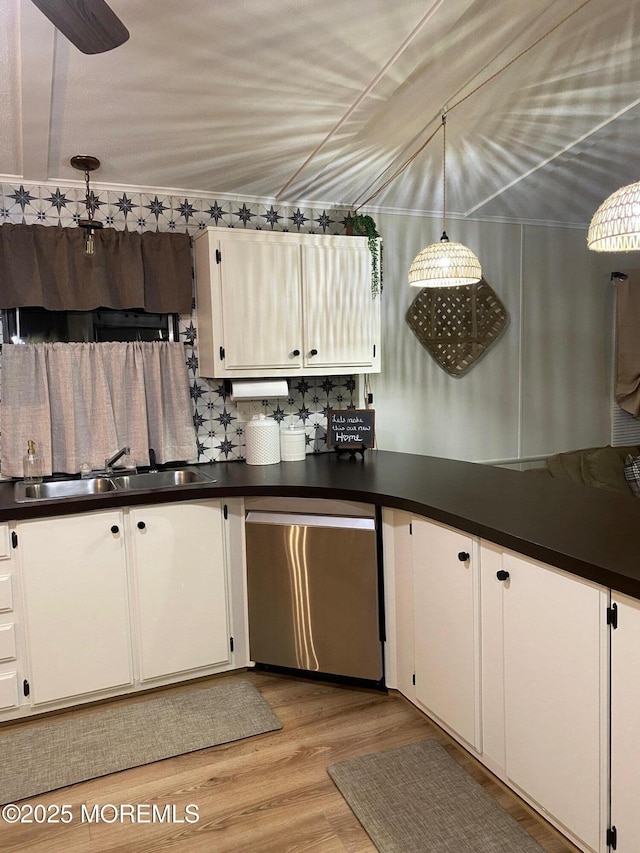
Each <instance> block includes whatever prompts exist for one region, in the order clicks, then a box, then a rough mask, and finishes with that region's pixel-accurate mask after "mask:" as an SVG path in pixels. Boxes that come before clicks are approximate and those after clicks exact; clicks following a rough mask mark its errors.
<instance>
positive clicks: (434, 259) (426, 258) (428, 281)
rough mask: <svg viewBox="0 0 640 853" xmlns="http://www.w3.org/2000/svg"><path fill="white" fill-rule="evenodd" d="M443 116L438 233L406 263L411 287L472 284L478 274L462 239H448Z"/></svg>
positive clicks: (477, 265) (478, 268) (444, 119)
mask: <svg viewBox="0 0 640 853" xmlns="http://www.w3.org/2000/svg"><path fill="white" fill-rule="evenodd" d="M446 131H447V116H446V114H443V116H442V149H443V153H442V188H443V192H442V237H441V238H440V242H439V243H432V244H431V245H430V246H427V247H426V248H425V249H423V250H422V251H421V252H420V253H419V254H418V255H416V257H415V258H414V259H413V263H412V264H411V266H410V267H409V284H410V285H411V286H412V287H459V286H461V285H464V284H475V283H476V282H478V281H480V279H481V278H482V268H481V266H480V261H479V260H478V258H477V257H476V255H475V254H474V253H473V252H472V251H471V249H468V248H467V247H466V246H464V245H463V244H462V243H451V242H450V241H449V238H448V236H447V230H446V226H447V133H446Z"/></svg>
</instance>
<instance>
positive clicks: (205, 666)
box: [0, 501, 233, 719]
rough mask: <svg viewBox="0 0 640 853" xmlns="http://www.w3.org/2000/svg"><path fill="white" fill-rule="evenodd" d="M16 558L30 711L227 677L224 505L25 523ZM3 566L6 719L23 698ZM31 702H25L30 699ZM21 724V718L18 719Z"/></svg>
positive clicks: (2, 702)
mask: <svg viewBox="0 0 640 853" xmlns="http://www.w3.org/2000/svg"><path fill="white" fill-rule="evenodd" d="M15 532H16V537H17V538H16V543H17V549H16V551H15V553H16V554H17V555H18V557H19V564H20V569H21V584H20V588H21V591H22V593H23V596H24V601H23V610H24V618H25V631H24V635H25V640H24V642H25V648H26V655H25V657H26V665H25V670H26V672H25V674H24V676H23V677H24V680H25V682H28V696H29V698H28V700H25V701H28V702H30V703H31V706H32V708H33V710H34V711H40V710H43V709H44V708H45V706H46V708H47V709H49V708H55V707H63V706H68V705H71V704H75V703H76V702H82V701H88V700H89V699H93V698H98V697H100V696H107V695H117V694H120V693H126V692H129V691H132V690H136V689H140V688H142V687H147V686H149V684H150V682H153V683H154V684H161V683H170V682H175V681H179V680H180V679H181V678H187V677H190V676H191V677H193V676H194V675H207V674H210V673H213V672H218V671H222V670H224V669H229V668H231V661H232V659H233V656H232V654H231V651H230V618H229V612H228V596H227V573H226V544H225V543H226V539H225V531H224V521H223V513H222V509H221V506H220V503H219V502H206V501H202V502H197V501H193V502H191V501H188V502H178V503H173V504H156V505H153V506H143V507H136V508H126V509H123V510H106V511H98V512H90V513H83V514H82V515H70V516H63V517H54V518H45V519H38V520H33V521H24V522H19V523H18V524H16V528H15ZM9 600H10V597H9V588H8V584H7V581H6V579H5V578H4V576H3V572H2V563H0V712H2V711H3V709H4V711H5V712H6V713H4V714H3V718H5V719H6V718H10V717H11V713H12V712H11V710H10V709H11V708H12V707H13V706H14V705H17V702H16V698H15V694H16V692H17V690H18V689H20V690H22V686H21V684H20V678H19V675H18V670H17V667H14V669H15V672H13V675H12V674H11V672H8V671H7V672H5V669H6V667H5V668H3V661H4V660H10V659H11V657H12V656H15V651H14V646H15V635H14V631H13V627H12V622H13V619H10V618H3V613H2V606H3V602H4V603H5V604H6V602H7V601H9ZM23 692H24V691H23ZM21 713H23V714H24V711H23V712H21Z"/></svg>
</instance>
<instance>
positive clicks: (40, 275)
mask: <svg viewBox="0 0 640 853" xmlns="http://www.w3.org/2000/svg"><path fill="white" fill-rule="evenodd" d="M84 239H85V232H84V230H83V229H82V228H63V227H61V226H59V225H54V226H45V225H11V224H5V225H2V226H0V308H26V307H30V306H34V307H36V306H37V307H41V308H47V309H48V310H50V311H92V310H93V309H95V308H117V309H136V308H137V309H144V310H145V311H152V312H154V313H174V312H175V313H180V314H189V313H190V312H191V300H192V272H191V240H190V238H189V235H188V234H176V233H156V232H153V231H145V232H143V233H142V234H138V233H137V232H134V231H115V230H114V229H112V228H104V229H102V230H98V231H96V232H95V241H96V252H95V255H93V257H87V256H86V255H85V254H84V252H83V247H84Z"/></svg>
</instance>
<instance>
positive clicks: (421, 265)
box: [409, 232, 482, 287]
mask: <svg viewBox="0 0 640 853" xmlns="http://www.w3.org/2000/svg"><path fill="white" fill-rule="evenodd" d="M481 278H482V268H481V266H480V261H479V260H478V258H477V257H476V256H475V254H474V253H473V252H472V251H471V249H468V248H467V247H466V246H464V245H463V244H462V243H450V242H449V238H448V237H447V235H446V232H443V234H442V237H441V239H440V242H439V243H432V244H431V245H430V246H427V247H426V249H423V250H422V251H421V252H420V253H419V254H418V255H416V257H415V258H414V259H413V263H412V264H411V266H410V267H409V284H410V285H411V286H412V287H460V286H461V285H463V284H475V283H476V282H478V281H480V279H481Z"/></svg>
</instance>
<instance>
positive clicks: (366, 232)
mask: <svg viewBox="0 0 640 853" xmlns="http://www.w3.org/2000/svg"><path fill="white" fill-rule="evenodd" d="M345 225H346V232H347V234H353V235H354V236H356V237H367V238H368V240H369V251H370V252H371V296H372V298H373V299H375V298H376V296H377V295H378V294H379V293H382V243H379V242H378V237H379V236H380V235H379V234H378V230H377V228H376V223H375V222H374V221H373V219H372V218H371V217H370V216H366V215H364V214H362V213H350V214H349V215H348V216H347V219H346V223H345Z"/></svg>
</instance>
